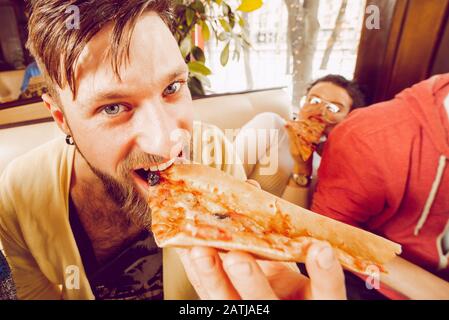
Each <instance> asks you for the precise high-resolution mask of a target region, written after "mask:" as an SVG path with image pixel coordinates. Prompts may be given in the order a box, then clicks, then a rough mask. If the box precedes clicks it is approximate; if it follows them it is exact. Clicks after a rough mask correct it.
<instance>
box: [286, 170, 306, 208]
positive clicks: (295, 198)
mask: <svg viewBox="0 0 449 320" xmlns="http://www.w3.org/2000/svg"><path fill="white" fill-rule="evenodd" d="M293 174H298V175H300V176H303V177H311V176H312V169H308V168H304V166H302V165H301V164H298V163H295V165H294V168H293V172H292V175H293ZM282 199H284V200H287V201H289V202H291V203H293V204H296V205H298V206H300V207H303V208H306V209H308V208H310V182H309V184H308V185H306V186H302V185H300V184H298V183H297V182H296V181H294V179H293V176H290V178H289V180H288V184H287V186H286V187H285V189H284V192H283V194H282Z"/></svg>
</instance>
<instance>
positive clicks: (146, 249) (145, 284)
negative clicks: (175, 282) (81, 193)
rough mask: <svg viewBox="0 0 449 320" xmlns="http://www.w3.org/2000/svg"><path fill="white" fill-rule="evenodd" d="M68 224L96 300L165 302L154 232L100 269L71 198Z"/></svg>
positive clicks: (159, 259)
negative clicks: (162, 300)
mask: <svg viewBox="0 0 449 320" xmlns="http://www.w3.org/2000/svg"><path fill="white" fill-rule="evenodd" d="M69 220H70V226H71V228H72V231H73V234H74V236H75V240H76V244H77V246H78V250H79V252H80V255H81V259H82V261H83V265H84V269H85V271H86V274H87V278H88V279H89V283H90V286H91V288H92V291H93V293H94V295H95V298H96V299H98V300H161V299H163V297H164V294H163V283H162V279H163V277H162V250H161V249H160V248H158V247H157V245H156V243H155V241H154V237H153V234H152V233H151V232H149V231H143V232H142V233H141V234H140V235H139V236H137V237H136V239H134V240H133V241H132V244H131V245H130V246H128V247H127V248H126V249H125V250H123V251H122V252H120V253H119V254H118V255H117V256H115V257H114V258H113V259H111V260H110V261H108V262H106V263H103V264H102V265H100V264H99V263H98V261H97V259H96V257H95V254H94V250H93V248H92V244H91V242H90V239H89V237H88V236H87V233H86V232H85V230H84V228H83V226H82V224H81V221H80V220H79V217H78V213H77V212H76V208H75V206H74V204H73V202H72V199H71V198H70V199H69Z"/></svg>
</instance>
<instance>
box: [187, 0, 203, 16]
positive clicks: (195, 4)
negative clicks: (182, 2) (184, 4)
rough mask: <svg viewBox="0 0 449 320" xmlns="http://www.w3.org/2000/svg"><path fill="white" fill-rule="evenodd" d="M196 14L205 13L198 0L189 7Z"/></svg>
mask: <svg viewBox="0 0 449 320" xmlns="http://www.w3.org/2000/svg"><path fill="white" fill-rule="evenodd" d="M190 7H191V8H193V9H194V10H195V11H196V12H199V13H205V12H206V10H205V8H204V5H203V3H202V2H201V1H200V0H196V1H195V2H194V3H193V4H192V5H191V6H190Z"/></svg>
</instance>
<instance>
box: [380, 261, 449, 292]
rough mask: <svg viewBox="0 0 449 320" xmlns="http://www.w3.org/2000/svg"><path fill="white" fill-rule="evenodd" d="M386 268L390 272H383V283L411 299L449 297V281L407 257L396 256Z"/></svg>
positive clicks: (381, 278) (381, 277) (381, 279)
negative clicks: (408, 259)
mask: <svg viewBox="0 0 449 320" xmlns="http://www.w3.org/2000/svg"><path fill="white" fill-rule="evenodd" d="M385 268H386V269H387V270H388V274H381V276H380V281H381V283H382V284H385V285H387V286H388V287H390V288H391V289H393V290H395V291H397V292H399V293H400V294H402V295H404V296H406V297H408V298H410V299H414V300H425V299H429V300H437V299H438V300H439V299H444V300H447V299H449V282H447V281H444V280H443V279H441V278H439V277H437V276H435V275H434V274H432V273H430V272H428V271H426V270H424V269H423V268H421V267H418V266H417V265H415V264H413V263H411V262H409V261H407V260H405V259H402V258H400V257H396V258H395V259H393V260H392V261H390V262H389V263H387V264H386V265H385Z"/></svg>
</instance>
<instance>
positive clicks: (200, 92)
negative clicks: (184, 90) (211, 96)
mask: <svg viewBox="0 0 449 320" xmlns="http://www.w3.org/2000/svg"><path fill="white" fill-rule="evenodd" d="M188 85H189V90H190V93H191V94H192V96H193V97H201V96H204V95H205V92H204V88H203V83H202V82H201V80H199V79H198V77H195V76H192V77H190V78H189V81H188Z"/></svg>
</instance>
